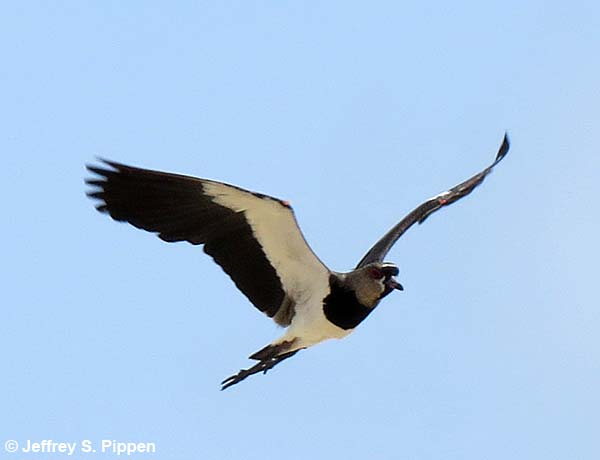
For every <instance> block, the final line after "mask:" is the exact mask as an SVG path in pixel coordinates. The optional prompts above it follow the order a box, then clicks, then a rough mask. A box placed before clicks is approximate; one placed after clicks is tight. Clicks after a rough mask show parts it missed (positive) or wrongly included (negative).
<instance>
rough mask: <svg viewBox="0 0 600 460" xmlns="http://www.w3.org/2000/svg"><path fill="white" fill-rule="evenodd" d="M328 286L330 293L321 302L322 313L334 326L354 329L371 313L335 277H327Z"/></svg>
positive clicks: (370, 309) (370, 310)
mask: <svg viewBox="0 0 600 460" xmlns="http://www.w3.org/2000/svg"><path fill="white" fill-rule="evenodd" d="M329 286H330V288H331V292H330V293H329V295H328V296H327V297H325V299H324V300H323V312H324V313H325V317H326V318H327V319H328V320H329V321H331V322H332V323H333V324H335V325H336V326H338V327H341V328H342V329H344V330H348V329H354V328H355V327H356V326H358V325H359V324H360V323H361V322H362V321H363V320H364V319H365V318H366V317H367V316H369V313H371V312H372V311H373V309H372V308H367V307H365V306H364V305H362V304H361V303H360V302H359V301H358V299H357V298H356V295H355V294H354V292H353V291H351V290H349V289H347V288H346V287H344V286H343V285H342V284H341V283H340V281H339V279H338V278H337V277H336V276H335V275H331V276H330V277H329Z"/></svg>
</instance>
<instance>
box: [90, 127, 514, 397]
mask: <svg viewBox="0 0 600 460" xmlns="http://www.w3.org/2000/svg"><path fill="white" fill-rule="evenodd" d="M508 149H509V141H508V137H507V136H506V135H505V136H504V140H503V142H502V145H501V146H500V149H499V151H498V154H497V156H496V159H495V161H494V162H493V163H492V164H491V165H490V166H488V167H487V168H486V169H484V170H483V171H481V172H480V173H478V174H476V175H474V176H473V177H471V178H470V179H468V180H466V181H464V182H463V183H461V184H459V185H457V186H456V187H453V188H451V189H450V190H448V191H445V192H442V193H440V194H439V195H436V196H434V197H433V198H430V199H429V200H427V201H425V202H424V203H423V204H421V205H420V206H418V207H417V208H416V209H414V210H413V211H412V212H410V213H409V214H408V215H407V216H406V217H405V218H403V219H402V220H401V221H400V222H399V223H398V224H396V225H395V226H394V227H393V228H392V229H391V230H390V231H389V232H388V233H386V234H385V235H384V236H383V237H382V238H381V239H380V240H379V241H378V242H377V243H375V245H374V246H373V247H372V248H371V249H370V250H369V251H368V252H367V253H366V255H365V256H364V257H363V258H362V259H361V260H360V262H359V263H358V265H357V266H356V268H355V269H354V270H352V271H350V272H347V273H340V272H335V271H332V270H330V269H329V268H327V267H326V266H325V264H324V263H323V262H321V260H319V258H318V257H317V256H316V255H315V254H314V253H313V252H312V250H311V248H310V247H309V246H308V244H307V242H306V241H305V239H304V237H303V236H302V232H301V231H300V228H299V227H298V224H297V222H296V219H295V217H294V212H293V210H292V208H291V206H290V204H289V203H288V202H287V201H283V200H279V199H277V198H273V197H271V196H268V195H263V194H261V193H256V192H251V191H248V190H244V189H242V188H240V187H236V186H234V185H229V184H225V183H222V182H216V181H212V180H207V179H199V178H195V177H189V176H183V175H178V174H170V173H165V172H158V171H150V170H147V169H141V168H135V167H132V166H126V165H124V164H121V163H115V162H113V161H107V160H100V161H102V162H103V164H102V165H101V166H87V169H88V170H89V171H90V172H92V173H94V174H96V175H97V176H98V177H94V178H91V179H87V180H86V183H87V184H89V185H90V186H92V187H94V189H93V190H91V191H89V192H88V195H89V196H90V197H92V198H94V199H97V200H99V203H98V204H97V206H96V209H97V210H98V211H100V212H103V213H107V214H109V215H110V216H111V217H112V218H113V219H115V220H117V221H125V222H129V223H130V224H132V225H134V226H136V227H138V228H141V229H143V230H147V231H149V232H153V233H156V234H157V235H158V237H159V238H161V239H162V240H164V241H168V242H173V241H188V242H189V243H192V244H194V245H199V244H201V245H204V252H206V253H207V254H209V255H210V256H211V257H212V258H213V259H214V260H215V262H216V263H217V264H219V265H220V266H221V268H222V269H223V270H224V271H225V272H226V273H227V274H228V275H229V276H230V277H231V279H232V280H233V282H234V283H235V284H236V286H237V287H238V288H239V289H240V290H241V291H242V292H243V293H244V294H245V295H246V297H248V299H249V300H250V302H252V304H254V306H255V307H256V308H258V309H259V310H260V311H262V312H263V313H265V314H266V315H267V316H269V317H270V318H272V319H273V320H274V321H275V322H276V323H277V324H278V325H280V326H282V327H285V328H287V329H285V332H284V334H283V335H282V336H281V337H280V338H278V339H277V340H275V341H273V342H271V343H270V344H269V345H267V346H266V347H264V348H262V349H261V350H259V351H257V352H256V353H254V354H253V355H251V356H250V359H253V360H256V361H258V363H257V364H255V365H254V366H252V367H250V368H249V369H243V370H241V371H239V372H238V373H237V374H236V375H233V376H231V377H229V378H227V379H225V380H224V381H223V382H222V389H225V388H227V387H229V386H231V385H235V384H236V383H238V382H241V381H242V380H244V379H245V378H246V377H248V376H250V375H252V374H256V373H258V372H265V373H266V372H267V371H268V370H269V369H271V368H272V367H273V366H275V365H276V364H278V363H280V362H281V361H283V360H284V359H287V358H289V357H291V356H293V355H295V354H296V353H297V352H298V351H299V350H302V349H304V348H308V347H310V346H312V345H315V344H317V343H319V342H322V341H324V340H327V339H332V338H337V339H341V338H343V337H345V336H347V335H348V334H350V333H351V332H352V331H353V330H354V329H355V328H356V327H357V326H358V325H359V324H360V323H361V322H362V321H364V319H365V318H366V317H367V316H368V315H369V314H370V313H371V312H372V311H373V310H374V309H375V307H376V306H377V304H379V302H380V301H381V299H383V298H384V297H385V296H387V295H388V294H390V293H391V292H392V291H394V290H402V285H401V284H400V283H399V282H398V281H397V280H396V279H395V276H396V275H398V268H397V267H396V265H394V264H393V263H390V262H384V257H385V256H386V254H387V253H388V252H389V250H390V249H391V248H392V246H393V245H394V243H395V242H396V241H397V240H398V238H400V236H402V234H403V233H404V232H405V231H406V230H407V229H408V228H409V227H411V226H412V225H413V224H415V223H417V222H418V223H422V222H423V221H424V220H425V219H426V218H427V217H428V216H429V215H430V214H431V213H433V212H435V211H437V210H438V209H440V208H442V207H444V206H447V205H449V204H451V203H453V202H455V201H456V200H458V199H460V198H462V197H463V196H465V195H468V194H469V193H471V191H472V190H473V189H474V188H475V187H477V186H478V185H479V184H481V183H482V182H483V180H484V179H485V177H486V176H487V175H488V174H489V173H490V172H491V171H492V168H493V167H494V166H495V165H496V164H498V162H499V161H500V160H502V158H503V157H504V156H505V155H506V153H507V152H508Z"/></svg>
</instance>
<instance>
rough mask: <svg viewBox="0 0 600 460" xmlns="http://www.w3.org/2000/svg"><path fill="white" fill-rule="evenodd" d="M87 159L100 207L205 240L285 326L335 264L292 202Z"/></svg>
mask: <svg viewBox="0 0 600 460" xmlns="http://www.w3.org/2000/svg"><path fill="white" fill-rule="evenodd" d="M102 161H103V163H104V164H102V165H100V166H87V169H88V170H89V171H90V172H92V173H94V174H96V175H97V176H99V177H95V178H90V179H87V180H86V183H87V184H89V185H90V186H92V187H94V189H92V190H91V191H89V192H88V196H90V197H91V198H94V199H97V200H99V203H98V204H97V206H96V209H98V211H100V212H104V213H108V214H109V215H110V216H111V217H112V218H113V219H115V220H117V221H125V222H129V223H130V224H132V225H134V226H135V227H138V228H141V229H144V230H147V231H149V232H153V233H157V234H158V236H159V237H160V238H161V239H163V240H164V241H168V242H173V241H188V242H190V243H192V244H196V245H197V244H203V245H204V251H205V252H206V253H207V254H209V255H210V256H212V257H213V259H214V260H215V262H217V263H218V264H219V265H220V266H221V267H222V268H223V270H224V271H225V272H226V273H227V274H228V275H229V276H230V277H231V279H232V280H233V281H234V282H235V284H236V286H237V287H238V288H239V289H240V290H241V291H242V292H243V293H244V294H245V295H246V297H248V299H250V301H251V302H252V303H253V304H254V305H255V306H256V307H257V308H258V309H259V310H260V311H262V312H264V313H265V314H266V315H268V316H269V317H271V318H273V319H274V320H275V321H276V322H277V323H278V324H280V325H282V326H287V325H289V323H290V322H291V319H292V317H293V315H294V313H295V303H296V299H297V298H298V296H299V295H301V294H302V293H303V292H306V291H309V290H310V289H311V287H312V284H313V283H314V281H315V279H317V280H318V279H325V280H327V279H328V276H329V270H328V269H327V267H325V265H323V263H322V262H321V261H320V260H319V259H318V258H317V256H316V255H315V254H314V253H313V252H312V250H311V249H310V247H309V246H308V244H307V243H306V241H305V239H304V237H303V235H302V233H301V231H300V229H299V228H298V225H297V223H296V219H295V217H294V213H293V211H292V208H291V207H290V205H289V203H287V202H285V201H282V200H278V199H276V198H273V197H269V196H266V195H262V194H259V193H254V192H250V191H248V190H243V189H241V188H239V187H235V186H233V185H228V184H224V183H221V182H215V181H211V180H206V179H198V178H195V177H189V176H183V175H178V174H170V173H164V172H159V171H151V170H147V169H140V168H135V167H132V166H127V165H124V164H120V163H115V162H112V161H106V160H102Z"/></svg>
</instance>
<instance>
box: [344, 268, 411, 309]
mask: <svg viewBox="0 0 600 460" xmlns="http://www.w3.org/2000/svg"><path fill="white" fill-rule="evenodd" d="M398 272H399V270H398V267H397V266H396V265H394V264H392V263H390V262H373V263H370V264H368V265H365V266H364V267H361V268H359V269H358V270H355V271H354V272H352V273H350V274H349V276H348V281H349V282H350V284H351V285H352V288H353V289H354V291H355V293H356V297H357V298H358V300H359V301H360V302H361V303H362V304H363V305H366V306H369V307H374V306H375V305H377V303H378V302H379V301H380V300H381V299H383V298H384V297H385V296H386V295H388V294H389V293H390V292H392V291H393V290H396V289H397V290H399V291H402V290H403V289H404V288H403V287H402V285H401V284H400V283H399V282H398V280H396V278H395V276H396V275H398Z"/></svg>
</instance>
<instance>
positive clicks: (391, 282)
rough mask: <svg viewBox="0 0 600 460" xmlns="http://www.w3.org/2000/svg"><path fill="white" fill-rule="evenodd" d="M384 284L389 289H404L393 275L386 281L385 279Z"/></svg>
mask: <svg viewBox="0 0 600 460" xmlns="http://www.w3.org/2000/svg"><path fill="white" fill-rule="evenodd" d="M385 286H386V287H387V288H388V289H389V290H393V289H397V290H399V291H404V288H403V287H402V285H401V284H400V283H399V282H398V280H397V279H396V278H394V277H393V276H390V277H389V278H388V279H387V280H386V281H385Z"/></svg>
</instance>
